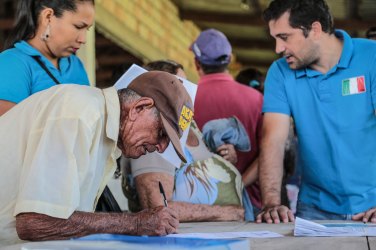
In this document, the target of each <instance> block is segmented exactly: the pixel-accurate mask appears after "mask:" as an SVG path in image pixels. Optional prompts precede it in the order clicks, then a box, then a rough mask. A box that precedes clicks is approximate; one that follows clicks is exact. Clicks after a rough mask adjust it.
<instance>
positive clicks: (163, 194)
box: [159, 182, 167, 207]
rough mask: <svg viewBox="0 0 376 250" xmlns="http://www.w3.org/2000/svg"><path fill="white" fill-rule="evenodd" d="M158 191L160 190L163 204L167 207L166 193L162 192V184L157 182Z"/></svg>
mask: <svg viewBox="0 0 376 250" xmlns="http://www.w3.org/2000/svg"><path fill="white" fill-rule="evenodd" d="M159 191H160V192H161V194H162V196H163V203H164V205H165V207H167V199H166V194H165V192H164V189H163V186H162V183H161V182H159Z"/></svg>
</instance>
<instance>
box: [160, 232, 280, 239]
mask: <svg viewBox="0 0 376 250" xmlns="http://www.w3.org/2000/svg"><path fill="white" fill-rule="evenodd" d="M166 237H174V238H196V239H235V238H278V237H284V236H283V235H281V234H277V233H274V232H270V231H255V232H220V233H185V234H169V235H167V236H166Z"/></svg>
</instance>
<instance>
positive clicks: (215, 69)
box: [198, 62, 228, 74]
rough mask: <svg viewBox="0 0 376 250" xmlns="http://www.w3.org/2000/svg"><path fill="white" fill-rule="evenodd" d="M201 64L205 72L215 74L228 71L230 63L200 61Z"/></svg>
mask: <svg viewBox="0 0 376 250" xmlns="http://www.w3.org/2000/svg"><path fill="white" fill-rule="evenodd" d="M198 63H199V64H200V66H201V69H202V71H203V72H204V73H205V74H215V73H223V72H225V71H226V69H227V66H228V64H222V65H206V64H202V63H200V62H198Z"/></svg>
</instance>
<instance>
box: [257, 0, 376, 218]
mask: <svg viewBox="0 0 376 250" xmlns="http://www.w3.org/2000/svg"><path fill="white" fill-rule="evenodd" d="M264 19H265V20H266V21H267V22H268V24H269V29H270V34H271V35H272V36H273V37H274V38H275V40H276V52H277V53H279V54H281V55H282V56H283V58H281V59H279V60H277V61H276V62H274V63H273V64H272V66H271V67H270V69H269V72H268V74H267V78H266V82H265V99H264V106H263V112H264V122H263V126H264V128H263V131H264V135H263V141H262V145H261V155H260V183H261V193H262V200H263V210H262V212H261V213H260V214H259V215H258V216H257V222H259V223H260V222H262V221H265V222H267V223H273V222H274V223H279V222H280V221H283V222H288V221H294V216H293V214H292V212H291V210H289V209H288V208H287V207H285V206H281V205H280V204H281V203H280V198H279V197H280V186H281V184H280V183H281V179H282V169H283V167H282V166H283V153H284V147H283V145H285V141H286V138H287V136H288V131H289V124H290V116H292V117H293V119H294V121H295V125H296V130H297V135H298V143H299V162H298V164H299V167H300V168H301V172H302V180H301V183H302V184H301V187H300V193H299V203H298V206H297V216H299V217H302V218H305V219H313V220H320V219H326V220H331V219H333V220H336V219H337V220H338V219H349V220H351V219H352V220H361V221H364V222H367V221H371V222H376V182H375V179H376V153H375V149H376V140H375V138H376V115H375V110H376V43H374V42H372V41H369V40H366V39H352V38H351V37H350V36H349V35H348V34H347V33H346V32H344V31H341V30H334V28H333V21H332V17H331V14H330V12H329V9H328V6H327V4H326V3H325V1H324V0H275V1H273V2H272V3H271V4H270V5H269V7H268V8H267V9H266V10H265V12H264Z"/></svg>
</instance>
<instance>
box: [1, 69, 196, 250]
mask: <svg viewBox="0 0 376 250" xmlns="http://www.w3.org/2000/svg"><path fill="white" fill-rule="evenodd" d="M192 107H193V105H192V101H191V99H190V97H189V95H188V93H187V92H186V90H185V89H184V87H183V85H182V84H181V83H180V82H179V80H178V79H177V78H176V77H175V76H173V75H171V74H169V73H166V72H160V71H154V72H147V73H144V74H142V75H140V76H139V77H137V78H136V79H135V80H133V81H132V82H131V84H130V85H129V87H128V88H127V89H122V90H119V91H118V92H117V91H116V90H115V89H114V88H108V89H105V90H100V89H97V88H91V87H86V86H79V85H64V86H63V85H62V86H56V87H53V88H51V89H48V90H46V91H42V92H40V93H38V94H35V95H33V96H31V97H30V98H28V99H26V100H25V101H23V102H22V103H20V104H19V105H17V106H15V107H14V108H13V109H12V110H10V111H9V112H8V113H6V114H5V115H3V116H1V117H0V143H1V151H0V172H1V175H0V245H2V244H3V245H4V244H12V243H16V242H19V241H20V239H23V240H33V241H34V240H56V239H67V238H71V237H79V236H84V235H88V234H93V233H115V234H130V235H165V234H169V233H174V232H176V229H177V227H178V224H179V223H178V220H177V218H176V217H177V216H176V214H175V213H174V212H173V211H172V210H171V209H169V208H167V207H156V208H153V209H149V210H144V211H142V212H140V213H137V214H128V213H111V214H107V213H93V211H94V208H95V206H96V203H97V200H98V198H99V196H100V194H101V193H102V191H103V189H104V187H105V185H106V183H107V181H108V180H109V178H110V176H111V175H112V174H113V173H114V171H115V167H116V159H117V158H118V157H119V156H120V154H121V152H122V153H123V154H124V155H125V156H126V157H131V158H138V157H140V156H141V155H144V154H146V153H147V152H153V151H158V152H163V151H164V150H165V149H166V147H167V145H168V143H169V140H171V142H172V144H173V146H174V148H175V151H176V152H177V154H178V155H179V156H180V158H182V160H185V159H184V154H183V151H182V148H181V146H180V143H179V138H180V137H181V135H182V133H183V131H184V129H185V128H186V127H187V124H189V122H190V120H191V118H192V116H193V111H192ZM188 111H189V112H188ZM119 149H120V150H119ZM120 151H121V152H120Z"/></svg>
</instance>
